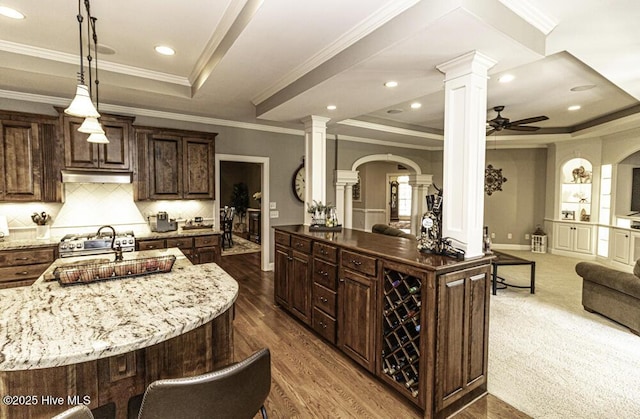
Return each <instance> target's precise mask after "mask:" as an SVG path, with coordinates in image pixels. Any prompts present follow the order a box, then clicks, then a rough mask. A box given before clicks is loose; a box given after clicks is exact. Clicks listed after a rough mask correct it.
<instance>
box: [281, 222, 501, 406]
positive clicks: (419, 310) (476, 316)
mask: <svg viewBox="0 0 640 419" xmlns="http://www.w3.org/2000/svg"><path fill="white" fill-rule="evenodd" d="M283 230H284V231H283ZM283 230H279V229H276V231H275V242H276V243H275V273H274V298H275V301H276V303H277V304H279V305H280V306H281V307H282V308H283V309H285V310H287V311H288V312H289V313H290V314H292V315H293V316H295V317H297V318H298V319H300V320H302V321H303V322H304V323H305V324H307V325H309V326H310V327H311V328H312V329H313V330H314V331H315V332H317V333H318V335H320V336H321V337H322V338H324V339H326V340H327V341H329V342H330V343H332V344H335V345H336V346H337V347H338V348H339V349H340V350H341V351H342V352H343V353H344V354H346V355H348V356H349V357H350V358H352V359H353V360H354V361H355V362H356V363H358V364H359V365H361V366H362V367H364V368H365V369H367V370H368V371H369V372H371V373H372V374H374V375H375V376H376V377H378V379H380V380H382V381H384V382H386V383H387V384H389V385H390V387H391V388H393V389H394V390H395V391H396V392H398V393H400V394H402V395H403V396H404V397H406V398H407V399H408V400H410V401H411V402H412V403H414V404H415V405H417V406H418V407H420V408H421V409H423V410H424V412H425V413H424V417H425V418H433V417H438V418H440V417H447V416H449V415H451V414H453V413H455V411H457V410H459V409H460V408H462V407H463V406H464V405H465V404H467V403H470V402H471V401H473V400H474V399H475V398H477V397H479V396H480V395H482V394H484V393H485V392H486V388H487V359H488V331H489V329H488V326H489V297H490V285H491V283H490V272H491V264H490V262H489V259H483V260H476V261H465V262H460V263H457V262H452V261H451V260H449V259H447V260H443V259H445V258H444V257H442V256H435V257H433V259H429V258H425V260H426V261H427V262H432V264H431V265H430V264H429V263H424V264H416V262H415V261H414V260H412V259H408V260H407V261H406V262H403V261H402V258H398V257H394V255H389V256H388V257H387V256H382V255H381V252H375V253H372V252H369V251H366V250H362V251H360V250H358V249H356V248H354V247H353V245H352V243H353V242H356V241H358V240H359V239H362V240H377V238H375V237H373V236H366V237H361V235H366V234H370V233H363V232H354V231H351V232H350V233H348V234H350V236H349V239H348V240H347V242H348V243H347V244H346V245H345V246H341V243H340V240H336V239H335V238H332V239H331V240H322V239H321V238H319V237H318V236H313V235H303V234H293V233H289V232H288V230H285V229H283ZM345 235H346V234H345ZM310 253H311V254H310Z"/></svg>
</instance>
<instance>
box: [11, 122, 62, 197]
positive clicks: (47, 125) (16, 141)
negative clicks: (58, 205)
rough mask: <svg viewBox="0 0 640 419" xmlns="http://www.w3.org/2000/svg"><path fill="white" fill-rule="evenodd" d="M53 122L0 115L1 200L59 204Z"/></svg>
mask: <svg viewBox="0 0 640 419" xmlns="http://www.w3.org/2000/svg"><path fill="white" fill-rule="evenodd" d="M56 133H57V129H56V120H55V119H54V118H47V117H38V116H32V115H28V114H19V113H11V114H9V113H7V114H5V113H0V200H2V201H16V202H23V201H59V200H60V194H59V193H58V187H57V182H56V180H57V177H56V172H57V170H56V169H57V168H58V164H57V159H56V155H57V153H56V148H57V147H58V145H57V141H56V139H57V135H56Z"/></svg>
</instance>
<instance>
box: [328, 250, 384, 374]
mask: <svg viewBox="0 0 640 419" xmlns="http://www.w3.org/2000/svg"><path fill="white" fill-rule="evenodd" d="M377 272H378V261H377V260H376V259H375V258H373V257H370V256H365V255H362V254H360V253H355V252H351V251H346V250H343V251H341V252H340V271H339V284H338V317H339V321H338V347H339V348H340V349H342V351H343V352H344V353H346V354H347V355H349V356H350V357H351V358H352V359H354V360H355V361H356V362H357V363H359V364H360V365H362V366H363V367H365V368H366V369H367V370H369V371H371V372H374V370H375V365H376V364H375V363H376V356H375V343H376V338H375V337H376V331H377V330H378V321H377V319H378V317H379V316H377V294H376V289H377V284H378V282H379V281H378V277H377V275H376V274H377Z"/></svg>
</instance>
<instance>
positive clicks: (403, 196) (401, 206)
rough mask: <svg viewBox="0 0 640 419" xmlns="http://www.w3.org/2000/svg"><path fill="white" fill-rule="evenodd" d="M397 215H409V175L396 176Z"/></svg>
mask: <svg viewBox="0 0 640 419" xmlns="http://www.w3.org/2000/svg"><path fill="white" fill-rule="evenodd" d="M398 216H399V217H411V186H409V176H398Z"/></svg>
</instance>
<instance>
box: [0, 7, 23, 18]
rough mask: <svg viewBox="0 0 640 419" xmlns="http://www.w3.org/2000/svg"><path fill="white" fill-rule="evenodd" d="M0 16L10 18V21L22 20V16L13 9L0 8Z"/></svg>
mask: <svg viewBox="0 0 640 419" xmlns="http://www.w3.org/2000/svg"><path fill="white" fill-rule="evenodd" d="M0 15H2V16H6V17H10V18H11V19H24V15H23V14H22V13H20V12H19V11H17V10H15V9H11V8H9V7H5V6H0Z"/></svg>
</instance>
